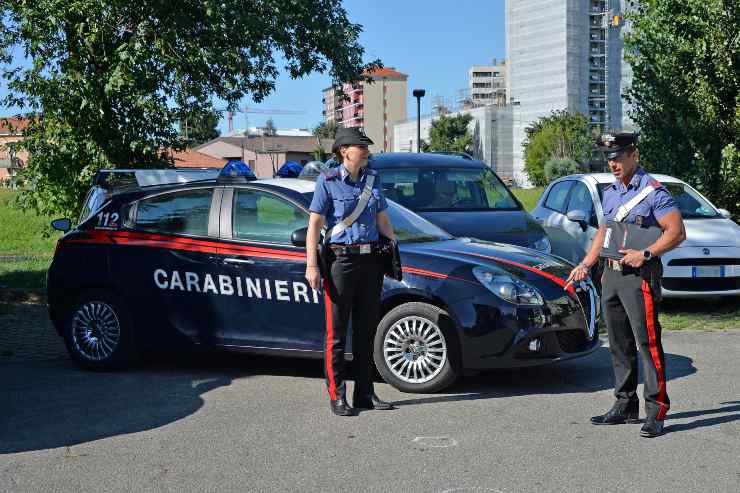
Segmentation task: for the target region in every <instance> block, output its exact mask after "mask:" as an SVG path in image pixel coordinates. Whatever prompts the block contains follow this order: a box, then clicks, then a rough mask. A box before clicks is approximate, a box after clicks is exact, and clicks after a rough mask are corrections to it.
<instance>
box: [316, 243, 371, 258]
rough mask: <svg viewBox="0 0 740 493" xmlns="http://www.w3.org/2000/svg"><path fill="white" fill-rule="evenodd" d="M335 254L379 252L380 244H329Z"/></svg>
mask: <svg viewBox="0 0 740 493" xmlns="http://www.w3.org/2000/svg"><path fill="white" fill-rule="evenodd" d="M329 248H331V250H332V251H333V252H334V254H335V255H368V254H371V253H379V252H380V245H378V244H377V243H357V244H354V245H329Z"/></svg>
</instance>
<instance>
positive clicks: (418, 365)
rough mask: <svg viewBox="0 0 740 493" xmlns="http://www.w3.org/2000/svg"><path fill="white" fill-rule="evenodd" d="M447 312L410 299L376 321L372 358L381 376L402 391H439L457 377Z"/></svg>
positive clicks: (455, 347)
mask: <svg viewBox="0 0 740 493" xmlns="http://www.w3.org/2000/svg"><path fill="white" fill-rule="evenodd" d="M452 327H453V323H452V320H451V318H450V316H449V314H448V313H447V312H446V311H444V310H442V309H441V308H439V307H436V306H434V305H430V304H428V303H420V302H410V303H404V304H402V305H399V306H397V307H395V308H394V309H392V310H391V311H389V312H388V313H387V314H386V315H385V316H384V317H383V319H382V320H381V321H380V324H379V325H378V330H377V331H376V333H375V338H374V343H373V358H374V360H375V367H376V368H377V369H378V372H379V373H380V376H381V377H383V380H385V381H386V382H387V383H389V384H390V385H392V386H394V387H395V388H397V389H398V390H401V391H403V392H412V393H429V392H438V391H440V390H442V389H445V388H447V387H449V386H450V385H452V384H453V383H455V381H456V380H457V379H458V378H459V377H460V375H461V371H460V358H459V354H460V351H459V345H458V341H457V337H456V336H455V334H454V331H453V329H452Z"/></svg>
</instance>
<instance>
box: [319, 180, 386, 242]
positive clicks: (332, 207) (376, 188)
mask: <svg viewBox="0 0 740 493" xmlns="http://www.w3.org/2000/svg"><path fill="white" fill-rule="evenodd" d="M371 174H372V175H375V183H373V189H372V193H371V195H370V200H369V201H368V203H367V206H365V210H364V211H362V214H360V217H358V218H357V220H356V221H355V222H353V223H352V225H351V226H350V227H348V228H346V229H345V230H344V231H342V232H341V233H339V234H336V235H333V236H332V237H331V239H330V242H331V243H339V244H343V245H352V244H357V243H371V242H376V241H378V239H379V235H378V223H377V215H378V212H381V211H384V210H386V209H387V208H388V203H387V202H386V201H385V196H384V195H383V189H382V188H380V177H379V176H378V172H377V171H375V170H372V169H369V168H367V167H365V168H363V169H362V170H361V171H360V176H359V179H358V180H357V182H353V181H352V176H351V175H350V174H349V171H347V168H346V167H345V166H344V165H341V166H339V167H338V168H334V169H332V170H331V171H328V172H326V173H322V174H321V175H320V176H319V178H318V180H316V190H315V191H314V193H313V200H312V201H311V207H310V211H311V212H315V213H317V214H321V215H322V216H324V217H325V218H326V224H327V227H328V228H333V227H334V225H335V224H337V223H338V222H339V221H341V220H342V219H344V218H345V217H347V216H349V215H350V214H352V211H354V210H355V207H356V206H357V202H358V201H359V199H360V194H362V189H363V188H365V180H366V179H367V177H368V176H369V175H371Z"/></svg>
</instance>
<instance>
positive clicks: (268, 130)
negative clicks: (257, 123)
mask: <svg viewBox="0 0 740 493" xmlns="http://www.w3.org/2000/svg"><path fill="white" fill-rule="evenodd" d="M264 130H265V135H266V136H268V137H273V136H275V135H277V128H275V122H274V121H272V118H268V119H267V121H266V122H265V128H264Z"/></svg>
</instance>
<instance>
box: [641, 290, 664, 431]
mask: <svg viewBox="0 0 740 493" xmlns="http://www.w3.org/2000/svg"><path fill="white" fill-rule="evenodd" d="M642 297H643V299H644V300H645V317H646V318H647V330H648V345H649V346H650V356H651V357H652V359H653V364H654V365H655V370H656V371H657V372H658V404H659V405H660V410H659V411H658V415H657V416H656V417H655V419H657V420H658V421H662V420H663V418H665V415H666V413H667V412H668V406H666V404H665V394H666V390H665V372H664V371H663V365H662V364H661V362H660V354H659V353H658V338H657V337H656V335H655V313H654V311H653V295H652V292H651V291H650V285H648V283H647V281H642Z"/></svg>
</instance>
